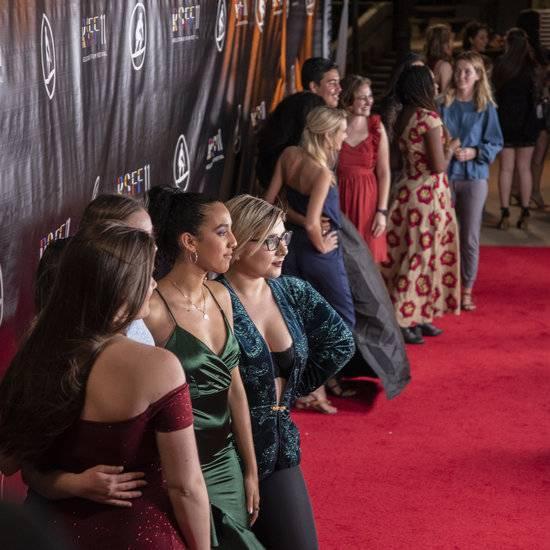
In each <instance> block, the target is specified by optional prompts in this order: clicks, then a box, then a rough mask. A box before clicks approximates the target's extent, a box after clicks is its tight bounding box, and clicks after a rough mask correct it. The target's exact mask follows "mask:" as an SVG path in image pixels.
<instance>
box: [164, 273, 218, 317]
mask: <svg viewBox="0 0 550 550" xmlns="http://www.w3.org/2000/svg"><path fill="white" fill-rule="evenodd" d="M170 282H171V283H172V284H173V285H174V288H175V289H176V290H177V291H178V292H179V293H180V294H181V295H182V296H183V297H184V298H185V299H186V300H187V301H188V302H189V307H188V308H186V311H193V310H195V311H198V312H199V313H200V314H201V315H202V318H203V319H204V320H205V321H208V319H209V318H210V317H209V316H208V313H206V293H205V291H204V285H202V288H201V293H202V307H200V306H198V305H197V304H194V303H193V301H192V300H191V297H190V296H188V295H187V294H185V292H183V290H182V289H181V288H180V287H179V286H178V285H177V284H176V283H175V282H174V281H172V280H170Z"/></svg>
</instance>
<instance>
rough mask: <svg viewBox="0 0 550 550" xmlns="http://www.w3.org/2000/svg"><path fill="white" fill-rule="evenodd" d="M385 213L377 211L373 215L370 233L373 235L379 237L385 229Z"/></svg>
mask: <svg viewBox="0 0 550 550" xmlns="http://www.w3.org/2000/svg"><path fill="white" fill-rule="evenodd" d="M386 224H387V220H386V215H385V214H382V212H377V213H376V214H375V216H374V220H373V222H372V228H371V231H372V235H373V236H374V237H380V235H382V233H384V231H386Z"/></svg>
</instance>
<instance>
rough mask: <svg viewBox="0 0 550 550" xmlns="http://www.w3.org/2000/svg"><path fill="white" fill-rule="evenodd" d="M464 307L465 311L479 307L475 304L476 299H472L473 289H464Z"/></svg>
mask: <svg viewBox="0 0 550 550" xmlns="http://www.w3.org/2000/svg"><path fill="white" fill-rule="evenodd" d="M461 306H462V309H463V310H464V311H474V309H476V308H477V306H476V305H475V304H474V301H473V300H472V291H471V290H463V291H462V304H461Z"/></svg>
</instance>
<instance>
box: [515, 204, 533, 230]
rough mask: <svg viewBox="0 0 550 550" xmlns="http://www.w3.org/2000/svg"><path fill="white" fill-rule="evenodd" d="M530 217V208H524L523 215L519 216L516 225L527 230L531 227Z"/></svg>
mask: <svg viewBox="0 0 550 550" xmlns="http://www.w3.org/2000/svg"><path fill="white" fill-rule="evenodd" d="M530 217H531V214H530V213H529V208H522V209H521V215H520V217H519V220H518V221H517V223H516V227H517V228H518V229H524V230H525V231H527V229H529V218H530Z"/></svg>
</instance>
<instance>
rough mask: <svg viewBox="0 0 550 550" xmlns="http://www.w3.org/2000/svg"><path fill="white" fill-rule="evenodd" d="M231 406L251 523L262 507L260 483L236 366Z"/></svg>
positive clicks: (232, 379)
mask: <svg viewBox="0 0 550 550" xmlns="http://www.w3.org/2000/svg"><path fill="white" fill-rule="evenodd" d="M229 408H230V410H231V420H232V423H233V424H232V425H233V434H234V435H235V442H236V443H237V448H238V450H239V455H240V456H241V458H242V460H243V462H244V487H245V492H246V509H247V510H248V513H249V514H250V525H253V524H254V522H255V521H256V519H257V518H258V511H259V507H260V489H259V485H258V466H257V464H256V454H255V452H254V442H253V440H252V425H251V423H250V410H249V408H248V399H247V398H246V392H245V389H244V386H243V381H242V379H241V375H240V373H239V368H238V367H235V368H234V369H233V370H232V371H231V386H230V387H229Z"/></svg>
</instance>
